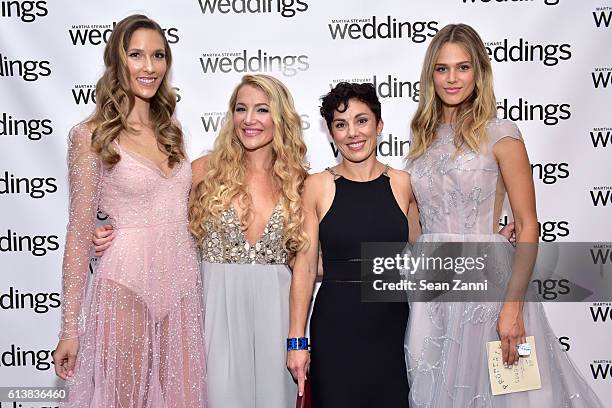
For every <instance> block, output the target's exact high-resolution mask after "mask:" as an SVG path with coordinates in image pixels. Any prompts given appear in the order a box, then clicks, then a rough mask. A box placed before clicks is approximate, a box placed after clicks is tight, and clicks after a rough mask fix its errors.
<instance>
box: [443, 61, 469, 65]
mask: <svg viewBox="0 0 612 408" xmlns="http://www.w3.org/2000/svg"><path fill="white" fill-rule="evenodd" d="M471 63H472V61H461V62H457V63H456V64H455V65H461V64H471ZM435 65H452V64H450V63H448V62H437V63H436V64H435Z"/></svg>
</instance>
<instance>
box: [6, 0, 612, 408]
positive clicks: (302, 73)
mask: <svg viewBox="0 0 612 408" xmlns="http://www.w3.org/2000/svg"><path fill="white" fill-rule="evenodd" d="M132 13H144V14H147V15H148V16H150V17H152V18H153V19H155V20H157V21H158V22H159V23H160V25H161V26H162V27H163V28H164V29H165V34H166V37H167V39H168V41H169V42H170V45H171V47H172V51H173V54H174V60H175V64H174V67H173V71H172V84H173V86H174V87H175V89H176V91H177V100H178V104H177V116H178V118H179V120H180V121H181V123H182V125H183V129H184V130H185V133H186V138H187V142H188V150H189V154H190V156H191V158H192V159H193V158H196V157H198V156H200V155H201V154H203V152H205V151H206V150H207V149H209V148H210V147H211V146H212V143H213V140H214V138H215V135H216V133H217V131H218V130H219V128H220V125H221V123H222V120H223V115H224V112H225V111H226V109H227V101H228V99H229V96H230V93H231V91H232V89H233V87H234V86H235V84H237V83H238V82H239V80H240V77H241V76H242V75H243V74H245V73H249V72H261V73H268V74H271V75H274V76H276V77H277V78H279V79H281V80H282V81H283V82H284V83H285V84H286V85H287V86H288V87H289V89H290V90H291V91H292V93H293V96H294V98H295V101H296V105H297V109H298V111H299V112H300V114H301V116H302V120H303V129H304V137H305V139H306V143H307V145H308V157H309V160H310V163H311V167H312V170H313V171H319V170H321V169H322V168H324V167H326V166H328V165H331V164H333V163H334V162H336V161H337V160H338V151H337V149H336V147H335V146H334V144H333V142H332V140H331V139H330V138H329V136H328V135H327V133H326V128H325V125H324V123H323V121H322V120H321V119H320V116H319V114H318V107H319V98H320V97H321V96H322V95H323V94H325V93H326V92H327V91H329V89H330V87H331V86H334V85H335V84H336V83H338V82H339V81H359V82H364V81H367V82H372V83H374V85H375V87H376V89H377V92H378V94H379V96H380V98H381V100H382V104H383V118H384V121H385V128H384V131H383V134H382V136H381V137H380V144H379V146H378V156H379V158H380V160H381V161H383V162H388V163H390V164H391V165H392V166H395V167H398V168H401V167H403V165H404V164H403V160H402V157H403V156H404V155H406V153H407V152H408V148H409V140H408V129H409V123H410V119H411V117H412V115H413V113H414V111H415V109H416V106H417V102H418V100H419V89H420V84H419V75H420V68H421V63H422V60H423V56H424V53H425V49H426V47H427V45H428V44H429V42H430V41H431V38H432V37H433V36H434V35H435V33H436V32H437V31H438V30H439V29H441V28H442V27H443V26H444V25H446V24H448V23H455V22H465V23H468V24H470V25H472V26H473V27H475V28H476V29H477V31H478V32H479V33H480V34H481V36H482V38H483V40H484V41H485V42H486V46H487V48H488V51H489V53H490V57H491V61H492V64H493V69H494V73H495V91H496V95H497V99H498V116H499V117H502V118H509V119H511V120H513V121H515V122H516V123H517V124H518V126H519V127H520V128H521V130H522V132H523V135H524V137H525V143H526V145H527V149H528V151H529V155H530V159H531V161H532V167H533V178H534V181H535V185H536V189H537V204H538V215H539V220H540V237H541V240H542V241H545V242H563V241H602V242H603V241H608V242H609V241H611V239H610V237H611V236H612V232H611V231H612V217H611V216H610V215H611V210H612V165H611V162H612V160H611V159H612V156H610V150H611V149H612V147H611V146H612V115H611V110H610V107H611V106H612V98H611V92H612V89H611V88H612V27H610V23H611V20H612V1H610V0H437V1H427V2H426V1H394V0H379V1H371V0H335V1H319V0H180V1H173V2H167V1H161V0H156V1H147V2H144V1H129V2H128V1H124V0H121V1H118V0H112V1H104V2H102V1H100V2H77V1H68V0H47V1H22V0H10V1H9V0H2V1H0V214H1V218H0V220H1V221H0V282H1V285H0V328H1V329H0V332H1V335H0V386H52V385H56V384H58V383H59V382H58V381H57V380H56V379H55V376H54V370H53V364H52V359H51V353H52V351H53V349H54V347H55V345H56V342H57V333H58V330H59V322H60V308H61V296H60V292H61V290H60V288H61V282H60V279H61V260H62V249H63V246H64V234H65V228H66V221H67V206H68V199H67V197H68V189H67V176H66V172H67V170H66V137H67V134H68V131H69V129H70V128H71V127H72V126H73V125H74V124H76V123H78V122H79V121H81V120H83V118H85V117H86V116H87V115H89V114H90V113H91V112H92V110H93V109H94V105H95V92H94V90H95V83H96V81H97V79H98V78H99V76H100V74H101V72H102V69H103V64H102V52H103V49H104V46H105V43H106V41H107V40H108V38H109V35H110V33H111V32H112V30H113V27H114V26H115V24H116V22H118V21H119V20H121V19H122V18H123V17H125V16H127V15H129V14H132ZM507 219H508V218H507V217H504V218H503V219H502V220H501V222H502V223H504V222H506V221H507ZM597 249H598V251H599V252H597V251H595V252H594V254H595V256H594V258H593V259H594V262H599V263H601V264H602V265H603V264H604V263H605V262H612V249H611V248H610V247H609V246H606V245H600V246H599V248H597ZM604 269H605V268H603V266H602V270H604ZM538 286H539V288H540V291H541V292H546V293H547V294H548V298H555V297H562V296H563V295H564V294H565V292H566V290H565V288H564V285H563V283H562V282H557V281H554V280H551V281H550V282H546V283H545V284H540V285H538ZM546 309H547V311H548V312H549V317H550V320H551V323H552V325H553V327H554V329H555V331H556V334H557V335H558V336H559V343H560V346H561V347H563V349H564V350H566V351H567V352H568V353H569V354H570V355H571V357H572V358H573V359H574V361H575V362H576V364H577V366H578V367H579V369H580V371H581V372H582V373H583V375H584V376H585V377H586V378H587V380H588V381H589V383H590V384H591V385H592V386H593V388H594V389H595V390H596V392H597V393H598V394H599V395H601V397H602V398H603V400H608V401H609V400H611V399H612V387H611V386H610V385H611V384H612V361H611V360H612V351H611V350H610V339H611V337H610V336H611V333H612V331H611V327H612V304H610V303H555V304H550V303H549V304H546ZM11 404H12V403H7V402H2V403H1V406H2V407H5V406H10V407H13V406H15V407H17V406H18V405H16V404H15V405H11ZM22 404H23V407H29V406H32V407H33V406H44V405H36V404H34V403H22Z"/></svg>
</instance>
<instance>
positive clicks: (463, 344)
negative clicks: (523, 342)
mask: <svg viewBox="0 0 612 408" xmlns="http://www.w3.org/2000/svg"><path fill="white" fill-rule="evenodd" d="M465 241H473V242H493V243H495V245H494V250H495V251H496V254H495V260H496V262H492V263H490V264H487V267H488V268H494V269H495V270H488V271H487V276H488V277H492V278H493V281H495V282H493V283H502V284H503V283H507V281H508V279H509V277H510V274H511V260H512V254H513V250H514V249H513V247H512V245H510V243H508V242H507V241H506V240H505V239H504V238H503V237H501V236H500V235H498V234H482V235H458V234H442V233H436V234H423V235H422V236H421V237H420V239H419V242H417V243H416V244H415V247H414V249H413V251H414V252H415V253H419V254H420V253H422V252H423V251H427V249H426V248H427V245H426V244H425V243H427V242H465ZM501 306H502V304H501V303H499V302H411V304H410V319H409V323H408V331H407V332H406V340H405V356H406V365H407V368H408V378H409V382H410V406H411V407H415V408H416V407H419V408H476V407H478V408H514V407H538V408H545V407H549V408H565V407H568V408H569V407H571V408H598V407H603V404H602V403H601V401H600V400H599V399H598V397H597V396H596V395H595V393H594V392H593V391H592V390H591V388H590V387H589V386H588V384H587V383H586V381H585V380H584V379H583V378H582V376H581V375H580V373H579V372H578V370H577V368H576V367H575V365H574V364H573V362H572V361H571V360H570V358H569V356H568V355H567V353H566V352H565V351H563V350H562V349H561V347H560V345H559V342H558V339H557V337H556V336H555V334H554V333H553V331H552V329H551V327H550V324H549V322H548V319H547V317H546V314H545V312H544V308H543V306H542V304H541V303H540V302H537V301H529V302H525V304H524V313H523V317H524V323H525V331H526V335H527V336H534V337H535V343H536V349H537V359H538V365H539V369H540V377H541V381H542V388H541V389H538V390H531V391H524V392H517V393H511V394H505V395H498V396H493V395H492V392H491V386H490V380H489V371H488V363H487V361H488V360H487V352H486V344H487V342H489V341H496V340H499V336H498V334H497V330H496V327H497V318H498V315H499V312H500V309H501Z"/></svg>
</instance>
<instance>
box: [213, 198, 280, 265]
mask: <svg viewBox="0 0 612 408" xmlns="http://www.w3.org/2000/svg"><path fill="white" fill-rule="evenodd" d="M283 231H284V218H283V213H282V208H281V206H280V204H279V205H277V206H276V207H275V208H274V211H272V215H271V216H270V219H269V220H268V223H267V224H266V227H265V228H264V231H263V233H262V235H261V237H260V238H259V239H258V240H257V242H255V244H254V245H252V244H251V243H250V242H249V241H248V240H247V239H246V236H245V235H244V231H243V230H242V228H241V225H240V217H239V216H238V214H237V213H236V210H234V208H233V207H232V206H231V205H230V207H229V208H227V209H225V210H223V212H221V215H220V217H219V222H218V223H217V224H216V225H215V224H214V223H212V222H211V223H209V225H208V234H207V235H206V237H205V238H204V239H203V241H202V260H204V261H207V262H212V263H238V264H285V263H287V251H286V250H285V248H284V246H283Z"/></svg>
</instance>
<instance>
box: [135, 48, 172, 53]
mask: <svg viewBox="0 0 612 408" xmlns="http://www.w3.org/2000/svg"><path fill="white" fill-rule="evenodd" d="M134 51H138V52H143V53H144V50H141V49H140V48H130V49H129V50H128V52H134ZM153 52H154V53H156V52H164V53H165V52H166V50H164V49H163V48H159V49H157V50H155V51H153Z"/></svg>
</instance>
